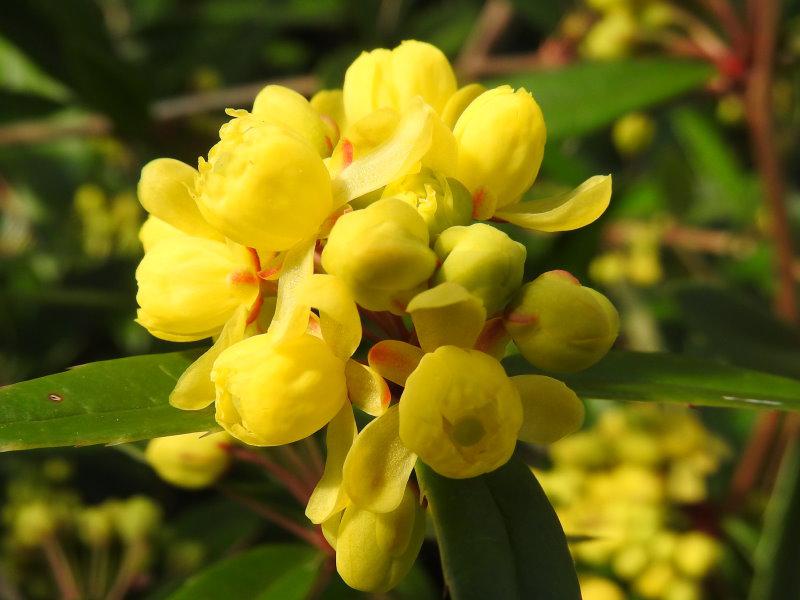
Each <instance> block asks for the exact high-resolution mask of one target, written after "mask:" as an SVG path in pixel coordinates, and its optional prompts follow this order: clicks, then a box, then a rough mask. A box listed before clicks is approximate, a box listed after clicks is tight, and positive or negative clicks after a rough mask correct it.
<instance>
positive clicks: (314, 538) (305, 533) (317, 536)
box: [219, 487, 333, 555]
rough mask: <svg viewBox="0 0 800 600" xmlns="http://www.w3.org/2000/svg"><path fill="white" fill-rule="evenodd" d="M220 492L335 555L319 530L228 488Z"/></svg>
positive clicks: (221, 488)
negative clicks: (305, 525)
mask: <svg viewBox="0 0 800 600" xmlns="http://www.w3.org/2000/svg"><path fill="white" fill-rule="evenodd" d="M219 490H220V492H221V493H222V494H223V495H224V496H226V497H227V498H230V499H231V500H234V501H235V502H238V503H239V504H241V505H242V506H244V507H246V508H248V509H249V510H251V511H252V512H254V513H255V514H257V515H259V516H260V517H263V518H265V519H266V520H267V521H269V522H270V523H273V524H274V525H277V526H278V527H280V528H281V529H284V530H285V531H288V532H289V533H291V534H292V535H294V536H296V537H298V538H300V539H301V540H303V541H305V542H308V543H309V544H311V545H312V546H314V547H315V548H318V549H319V550H321V551H322V552H324V553H325V554H328V555H332V554H333V548H331V546H330V544H328V542H327V540H325V537H324V536H323V535H322V533H321V532H319V531H318V530H316V531H315V530H312V529H309V528H308V527H303V526H302V525H300V524H299V523H297V522H295V521H293V520H292V519H290V518H289V517H287V516H285V515H282V514H281V513H279V512H278V511H276V510H274V509H272V508H270V507H269V506H267V505H266V504H263V503H261V502H259V501H258V500H254V499H253V498H248V497H247V496H242V495H241V494H237V493H236V492H233V491H231V490H229V489H227V488H223V487H220V488H219Z"/></svg>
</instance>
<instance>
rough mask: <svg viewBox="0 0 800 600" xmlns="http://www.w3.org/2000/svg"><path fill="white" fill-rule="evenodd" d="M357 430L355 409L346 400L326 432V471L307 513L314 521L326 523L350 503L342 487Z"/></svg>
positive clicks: (309, 502)
mask: <svg viewBox="0 0 800 600" xmlns="http://www.w3.org/2000/svg"><path fill="white" fill-rule="evenodd" d="M357 433H358V430H357V429H356V421H355V419H354V418H353V408H352V407H351V406H350V404H349V403H347V402H345V403H344V405H343V406H342V409H341V410H340V411H339V412H338V413H336V416H335V417H333V419H332V420H331V422H330V423H328V429H327V431H326V432H325V446H326V448H327V458H326V459H325V471H324V472H323V473H322V478H321V479H320V480H319V483H317V486H316V487H315V488H314V491H313V492H312V494H311V498H309V499H308V506H306V516H307V517H308V518H309V519H310V520H311V522H312V523H317V524H319V523H323V522H325V521H327V520H328V519H330V518H331V517H332V516H333V515H335V514H336V513H338V512H341V511H342V510H343V509H344V507H345V506H347V500H348V499H347V494H346V493H345V491H344V489H343V488H342V466H343V465H344V461H345V458H347V453H348V452H349V450H350V448H351V447H352V445H353V441H354V440H355V439H356V434H357Z"/></svg>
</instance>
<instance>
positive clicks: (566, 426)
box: [511, 375, 585, 444]
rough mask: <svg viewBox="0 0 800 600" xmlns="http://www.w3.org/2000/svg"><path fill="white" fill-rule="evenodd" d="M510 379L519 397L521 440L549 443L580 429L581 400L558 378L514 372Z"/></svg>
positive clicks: (581, 421) (581, 419)
mask: <svg viewBox="0 0 800 600" xmlns="http://www.w3.org/2000/svg"><path fill="white" fill-rule="evenodd" d="M511 382H512V383H513V384H514V387H516V388H517V391H518V392H519V395H520V399H521V400H522V411H523V421H522V429H520V431H519V439H521V440H522V441H523V442H530V443H532V444H551V443H553V442H555V441H556V440H559V439H561V438H562V437H564V436H566V435H569V434H570V433H573V432H575V431H577V430H578V429H580V427H581V424H582V423H583V417H584V413H585V411H584V408H583V403H582V402H581V401H580V398H578V396H577V394H575V392H573V391H572V390H571V389H569V388H568V387H567V386H566V385H564V384H563V383H562V382H561V381H559V380H558V379H553V378H552V377H545V376H544V375H517V376H516V377H512V378H511Z"/></svg>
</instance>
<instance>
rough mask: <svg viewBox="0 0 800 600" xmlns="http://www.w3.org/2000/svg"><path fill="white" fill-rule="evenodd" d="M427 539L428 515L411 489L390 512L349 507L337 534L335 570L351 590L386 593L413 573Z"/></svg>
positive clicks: (354, 506) (406, 491) (408, 489)
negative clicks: (426, 521) (418, 555)
mask: <svg viewBox="0 0 800 600" xmlns="http://www.w3.org/2000/svg"><path fill="white" fill-rule="evenodd" d="M424 537H425V511H424V510H423V509H422V508H421V507H420V505H419V500H418V499H417V496H416V494H415V493H414V492H413V491H412V490H411V489H410V488H406V490H405V494H404V495H403V499H402V502H401V503H400V505H399V506H398V507H397V508H396V509H394V510H393V511H391V512H387V513H373V512H370V511H368V510H364V509H362V508H359V507H358V506H356V505H350V506H348V507H347V508H346V509H345V510H344V513H343V514H342V516H341V522H340V523H339V525H338V530H337V532H336V538H335V547H336V570H337V571H338V572H339V575H341V577H342V579H344V581H345V583H347V585H349V586H350V587H352V588H355V589H357V590H361V591H364V592H373V593H383V592H387V591H389V590H390V589H392V588H393V587H395V586H396V585H397V584H398V583H400V581H401V580H402V579H403V577H405V575H406V573H408V571H409V569H411V566H412V565H413V564H414V561H415V560H416V558H417V554H419V550H420V548H421V547H422V540H423V539H424Z"/></svg>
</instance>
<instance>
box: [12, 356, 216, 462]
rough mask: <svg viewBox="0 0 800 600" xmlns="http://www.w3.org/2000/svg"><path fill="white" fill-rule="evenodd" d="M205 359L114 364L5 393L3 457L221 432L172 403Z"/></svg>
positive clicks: (203, 413)
mask: <svg viewBox="0 0 800 600" xmlns="http://www.w3.org/2000/svg"><path fill="white" fill-rule="evenodd" d="M197 355H198V352H191V351H190V352H173V353H169V354H153V355H149V356H133V357H130V358H121V359H117V360H106V361H102V362H96V363H92V364H88V365H82V366H79V367H75V368H73V369H71V370H69V371H66V372H65V373H58V374H56V375H48V376H46V377H40V378H38V379H32V380H31V381H24V382H22V383H16V384H13V385H9V386H6V387H4V388H2V389H0V451H6V450H23V449H27V448H42V447H54V446H87V445H91V444H116V443H121V442H131V441H135V440H143V439H150V438H154V437H159V436H164V435H175V434H178V433H190V432H193V431H207V430H211V429H216V428H217V425H216V423H215V422H214V413H213V411H212V410H210V409H204V410H199V411H183V410H179V409H177V408H173V407H172V406H170V405H169V403H168V401H167V399H168V397H169V394H170V392H171V391H172V388H173V387H174V386H175V382H176V381H177V380H178V377H180V375H181V373H183V371H184V370H185V369H186V368H187V367H188V366H189V365H190V364H191V363H192V361H194V359H195V358H197Z"/></svg>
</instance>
